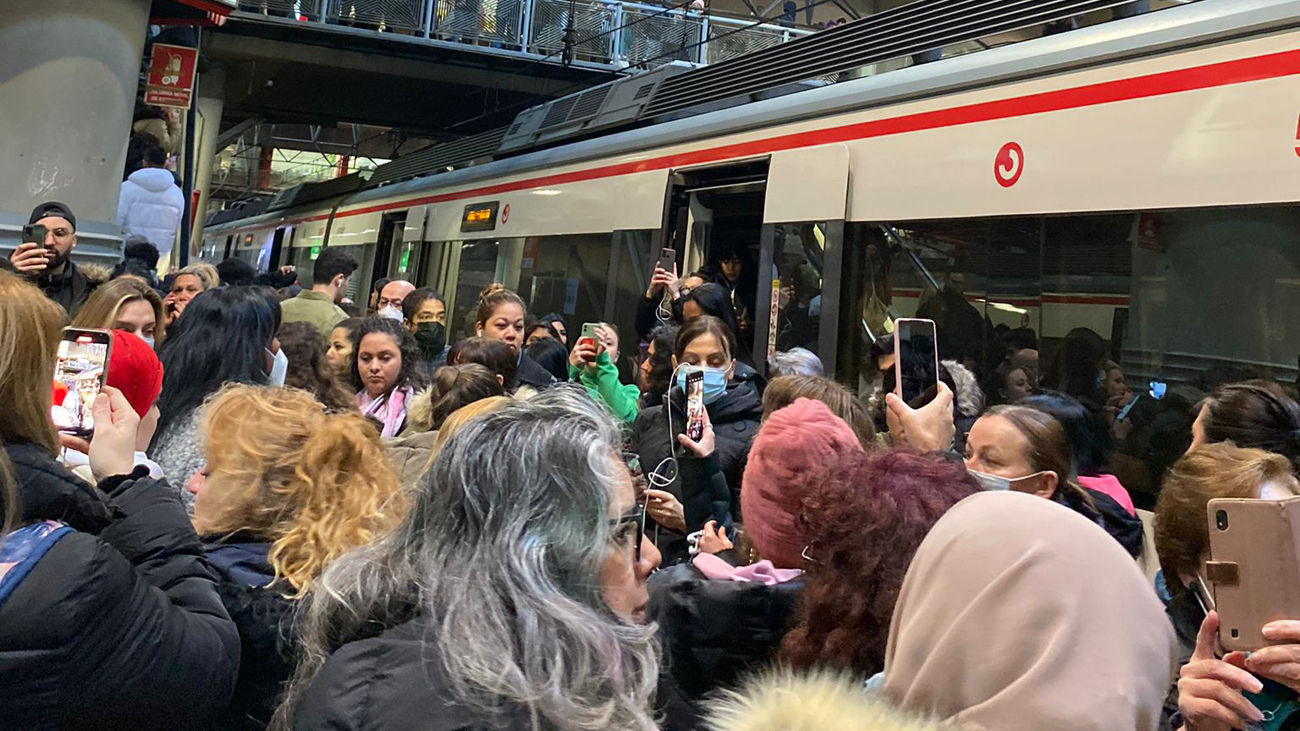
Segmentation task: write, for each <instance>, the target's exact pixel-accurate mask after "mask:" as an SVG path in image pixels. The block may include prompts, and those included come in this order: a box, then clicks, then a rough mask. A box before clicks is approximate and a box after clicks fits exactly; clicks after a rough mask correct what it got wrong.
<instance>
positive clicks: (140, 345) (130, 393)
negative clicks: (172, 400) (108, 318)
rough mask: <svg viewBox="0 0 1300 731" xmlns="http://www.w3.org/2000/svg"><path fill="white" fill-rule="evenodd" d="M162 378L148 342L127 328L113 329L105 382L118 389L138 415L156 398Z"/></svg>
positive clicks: (160, 388) (161, 372)
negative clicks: (125, 329)
mask: <svg viewBox="0 0 1300 731" xmlns="http://www.w3.org/2000/svg"><path fill="white" fill-rule="evenodd" d="M162 378H163V368H162V363H161V362H160V361H159V360H158V356H157V355H156V354H155V353H154V352H153V348H151V347H149V344H148V343H146V342H145V341H143V340H141V339H140V338H139V337H137V336H135V335H132V334H131V333H129V332H125V331H123V330H114V331H113V349H112V351H110V352H109V355H108V377H107V378H106V379H105V383H107V384H108V385H109V386H112V387H113V388H116V389H117V390H119V391H121V392H122V395H123V396H125V397H126V400H127V401H128V402H130V404H131V408H133V409H135V413H137V414H139V415H140V418H144V415H145V414H146V413H148V412H149V408H150V407H151V406H153V402H154V401H156V400H158V394H159V393H160V392H161V391H162Z"/></svg>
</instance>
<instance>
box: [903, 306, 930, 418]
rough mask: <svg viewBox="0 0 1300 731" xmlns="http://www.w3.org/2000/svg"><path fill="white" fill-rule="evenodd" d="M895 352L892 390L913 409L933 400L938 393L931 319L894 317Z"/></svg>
mask: <svg viewBox="0 0 1300 731" xmlns="http://www.w3.org/2000/svg"><path fill="white" fill-rule="evenodd" d="M894 354H895V366H894V368H895V369H896V370H897V377H896V378H895V381H894V393H895V394H896V395H897V396H898V397H899V398H901V399H902V400H903V403H905V404H907V405H908V406H911V407H912V408H914V409H919V408H921V407H922V406H925V405H926V404H928V403H930V402H931V401H933V400H934V397H935V396H937V395H939V341H938V339H937V338H936V336H935V330H934V320H918V319H911V318H903V319H900V320H896V321H895V322H894Z"/></svg>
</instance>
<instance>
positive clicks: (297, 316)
mask: <svg viewBox="0 0 1300 731" xmlns="http://www.w3.org/2000/svg"><path fill="white" fill-rule="evenodd" d="M347 318H348V313H346V312H344V311H343V309H342V308H341V307H339V306H338V305H336V304H334V302H333V301H331V300H330V297H329V295H327V294H321V293H320V292H314V291H312V290H310V289H304V290H303V291H301V292H299V293H298V296H296V297H290V298H289V299H287V300H284V301H283V302H281V303H280V321H281V322H306V323H310V324H311V325H312V326H313V327H315V328H316V329H317V330H319V331H320V334H321V337H322V338H324V339H325V340H329V337H330V333H331V332H332V331H333V330H334V326H335V325H337V324H339V323H340V322H343V321H344V320H346V319H347Z"/></svg>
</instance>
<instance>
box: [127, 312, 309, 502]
mask: <svg viewBox="0 0 1300 731" xmlns="http://www.w3.org/2000/svg"><path fill="white" fill-rule="evenodd" d="M276 304H277V303H276V301H275V297H274V295H272V294H271V293H270V291H269V290H266V289H264V288H259V287H232V288H230V289H212V290H208V291H205V292H202V293H201V294H199V295H198V296H197V297H195V298H194V299H193V300H192V301H189V302H188V303H187V304H186V306H185V312H186V313H187V314H185V315H184V316H182V317H181V318H180V319H179V320H177V321H176V324H175V325H173V326H172V328H171V331H170V332H169V333H168V338H167V341H166V342H165V343H163V344H162V347H161V348H159V352H158V357H159V359H160V360H161V361H162V364H163V385H162V394H161V395H160V396H159V397H158V414H159V416H158V432H157V434H155V435H154V439H153V443H152V444H150V445H149V456H150V457H151V458H152V459H153V460H154V461H155V462H157V463H158V464H159V466H161V467H162V470H163V474H164V475H166V476H167V478H168V479H169V480H172V481H173V487H175V488H177V490H178V493H179V494H180V496H181V499H182V500H183V501H184V503H185V506H186V508H187V509H191V510H192V509H193V507H194V497H193V496H192V495H190V494H189V493H188V492H185V491H184V490H183V489H182V488H183V486H184V484H185V480H187V479H189V476H190V475H192V474H194V473H195V472H197V471H199V469H200V468H202V467H203V453H202V450H201V448H200V442H199V423H200V420H201V418H202V413H201V412H202V406H203V401H204V399H206V398H207V397H208V396H211V395H212V394H214V393H216V392H217V391H219V390H220V389H221V387H222V386H223V385H225V384H226V383H231V382H233V383H248V384H255V385H261V384H266V383H270V382H271V381H272V375H273V374H274V373H275V372H276V371H277V370H278V369H277V368H276V361H277V357H276V353H277V352H278V345H277V344H276V343H275V333H276V330H277V329H278V327H279V324H280V308H279V307H277V306H276ZM286 365H287V364H286ZM276 385H278V384H276Z"/></svg>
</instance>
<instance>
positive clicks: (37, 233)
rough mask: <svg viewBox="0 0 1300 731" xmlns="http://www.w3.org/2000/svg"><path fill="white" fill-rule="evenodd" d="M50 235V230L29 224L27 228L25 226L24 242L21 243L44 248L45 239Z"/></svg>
mask: <svg viewBox="0 0 1300 731" xmlns="http://www.w3.org/2000/svg"><path fill="white" fill-rule="evenodd" d="M48 233H49V229H47V228H45V227H44V226H41V225H38V224H35V223H29V224H27V225H26V226H23V240H22V242H21V243H24V244H40V245H41V246H44V245H45V237H46V235H47V234H48Z"/></svg>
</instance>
